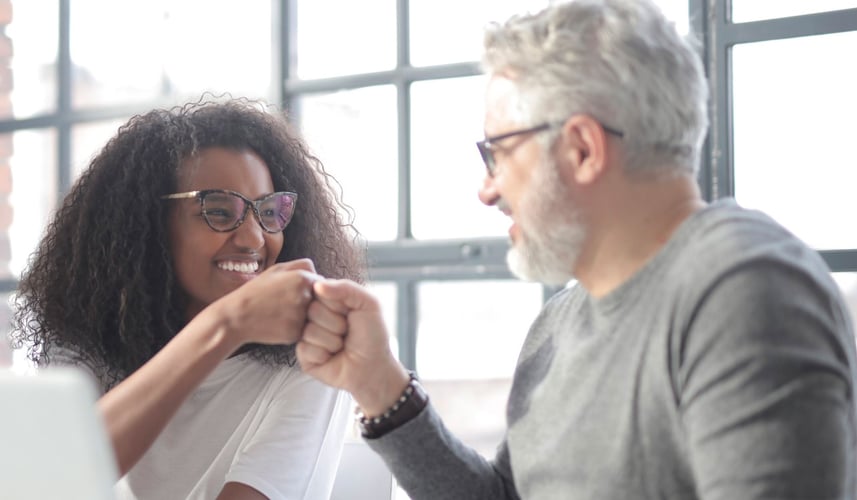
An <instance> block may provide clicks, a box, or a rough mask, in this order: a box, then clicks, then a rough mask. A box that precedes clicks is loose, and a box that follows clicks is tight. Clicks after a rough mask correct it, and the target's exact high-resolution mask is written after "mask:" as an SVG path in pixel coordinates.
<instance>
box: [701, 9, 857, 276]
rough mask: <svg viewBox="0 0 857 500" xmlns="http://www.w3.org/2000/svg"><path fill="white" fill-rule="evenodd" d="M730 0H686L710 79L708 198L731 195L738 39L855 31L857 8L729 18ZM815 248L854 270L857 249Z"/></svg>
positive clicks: (839, 268) (836, 267)
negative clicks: (734, 67) (734, 62)
mask: <svg viewBox="0 0 857 500" xmlns="http://www.w3.org/2000/svg"><path fill="white" fill-rule="evenodd" d="M744 1H750V0H744ZM731 3H732V2H730V1H725V0H707V1H706V0H690V12H691V26H692V27H693V28H694V30H695V31H696V32H697V33H702V37H703V40H704V46H705V56H706V57H705V63H706V70H707V72H708V74H709V83H710V85H711V129H710V131H709V136H708V139H707V141H706V150H705V155H704V161H703V165H702V172H703V176H704V177H706V178H705V179H704V180H703V181H702V182H701V184H702V186H703V192H704V193H706V196H707V197H708V199H709V200H714V199H718V198H722V197H727V196H734V195H735V178H734V172H735V161H734V160H735V158H734V147H733V146H734V135H733V131H734V127H733V125H734V123H733V120H734V117H733V114H732V109H733V100H732V97H733V93H732V47H734V46H735V45H737V44H742V43H754V42H764V41H771V40H783V39H788V38H796V37H805V36H816V35H827V34H832V33H842V32H848V31H857V8H853V9H842V10H835V11H827V12H818V13H813V14H803V15H798V16H791V17H782V18H774V19H765V20H760V21H750V22H743V23H733V22H732V16H731ZM700 28H702V29H700ZM818 252H819V253H820V254H821V256H822V258H824V260H825V262H826V263H827V265H828V267H830V270H831V271H832V272H855V271H857V249H834V250H819V251H818Z"/></svg>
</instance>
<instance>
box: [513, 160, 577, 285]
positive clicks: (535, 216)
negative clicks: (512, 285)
mask: <svg viewBox="0 0 857 500" xmlns="http://www.w3.org/2000/svg"><path fill="white" fill-rule="evenodd" d="M545 158H546V160H545V161H543V162H542V163H541V164H539V165H538V167H537V168H536V171H535V172H534V175H533V178H532V185H531V186H530V188H529V189H528V190H527V191H526V193H525V194H524V196H523V197H522V198H521V203H520V205H519V207H518V210H517V215H518V220H517V225H518V229H519V237H518V241H514V242H512V248H510V249H509V252H508V253H507V254H506V262H507V264H508V265H509V270H511V271H512V274H514V275H515V276H517V277H519V278H521V279H523V280H527V281H537V282H540V283H544V284H545V285H552V286H553V285H565V284H566V283H568V282H569V281H570V280H572V279H573V277H574V276H573V274H572V270H573V269H574V264H575V262H576V261H577V258H578V257H579V256H580V251H581V247H582V246H583V240H584V238H585V237H586V229H585V227H584V226H583V224H582V223H581V221H580V211H579V209H578V208H577V207H576V206H575V204H574V202H573V200H572V199H571V197H570V196H569V194H568V192H567V190H566V189H565V185H564V184H563V183H562V181H561V179H560V177H559V172H557V169H556V162H555V161H554V160H553V158H552V157H550V156H549V155H545Z"/></svg>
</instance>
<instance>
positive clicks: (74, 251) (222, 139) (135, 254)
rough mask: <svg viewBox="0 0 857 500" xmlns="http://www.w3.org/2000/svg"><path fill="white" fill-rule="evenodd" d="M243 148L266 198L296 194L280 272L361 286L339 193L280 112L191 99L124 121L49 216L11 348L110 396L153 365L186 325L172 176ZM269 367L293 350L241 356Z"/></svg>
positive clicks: (266, 349)
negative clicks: (291, 268)
mask: <svg viewBox="0 0 857 500" xmlns="http://www.w3.org/2000/svg"><path fill="white" fill-rule="evenodd" d="M209 147H222V148H227V149H232V150H236V151H243V150H249V151H252V152H254V153H255V154H257V155H258V156H259V157H260V158H262V159H263V160H264V161H265V163H266V164H267V166H268V169H269V170H270V174H271V178H272V180H273V185H274V190H275V191H294V192H297V193H299V194H300V201H299V203H298V204H297V207H296V210H295V214H294V216H293V218H292V221H291V223H290V224H289V225H288V226H287V227H286V229H285V230H284V231H283V232H284V235H285V244H284V245H283V249H282V251H281V252H280V255H279V256H278V257H277V262H283V261H288V260H292V259H297V258H303V257H308V258H310V259H312V261H313V262H314V263H315V267H316V270H317V271H318V272H319V273H320V274H321V275H323V276H326V277H331V278H349V279H353V280H356V281H362V280H363V276H364V272H365V267H366V262H365V252H364V249H363V248H362V246H360V245H358V244H357V241H358V233H357V231H356V229H354V227H353V226H352V225H351V222H350V221H344V220H343V216H342V215H341V212H340V211H339V210H338V208H343V209H345V211H346V212H347V213H349V214H350V213H351V211H350V208H348V207H347V206H346V205H344V204H343V203H342V202H341V201H340V199H339V196H338V192H334V190H333V189H332V188H333V186H334V184H335V185H336V186H338V183H336V181H335V180H334V179H333V178H332V177H331V176H330V175H329V174H328V173H326V172H325V170H324V167H323V166H322V164H321V162H320V161H319V160H318V159H317V158H316V157H314V156H313V155H312V154H310V152H309V150H308V148H307V147H306V145H305V144H304V142H303V141H302V140H301V139H300V137H299V135H298V134H297V133H295V132H294V131H293V130H292V128H291V126H290V125H289V123H288V122H287V120H286V118H285V116H284V115H283V114H282V113H278V112H272V111H271V109H270V107H269V106H267V105H265V104H263V103H261V102H260V101H251V100H246V99H229V100H227V101H225V102H224V101H218V100H216V99H215V100H211V99H210V100H205V99H203V100H200V101H199V102H196V103H191V104H187V105H185V106H181V107H175V108H172V109H157V110H153V111H150V112H148V113H145V114H142V115H138V116H135V117H133V118H131V119H130V120H129V121H128V123H126V124H125V125H123V126H122V127H120V128H119V130H118V132H117V134H116V136H114V137H113V138H112V139H111V140H110V141H108V142H107V144H106V145H105V146H104V148H103V149H102V150H101V151H100V152H99V153H98V154H97V155H96V156H95V157H94V158H93V159H92V161H91V163H90V165H89V168H88V169H87V170H85V171H84V172H83V173H82V175H81V176H80V178H79V179H78V180H77V182H76V183H75V185H74V187H73V188H72V189H71V191H70V192H69V193H68V195H67V196H66V197H65V199H64V200H63V203H62V205H61V207H60V208H59V209H58V210H57V211H56V213H55V214H54V217H53V219H52V221H51V222H50V224H49V225H48V228H47V231H46V234H45V236H44V237H43V239H42V241H41V243H40V245H39V247H38V249H37V250H36V252H35V254H34V255H33V256H32V258H31V261H30V264H29V267H28V269H27V270H26V272H25V273H24V275H23V277H22V279H21V282H20V284H19V288H18V291H17V296H16V300H15V315H14V320H13V326H12V335H11V336H12V341H13V344H15V345H16V346H17V347H22V346H25V345H26V346H27V347H28V356H29V358H30V359H31V360H33V361H34V362H35V363H36V364H37V365H42V364H47V363H50V360H51V353H52V351H53V350H54V348H55V347H57V348H61V349H62V350H64V351H66V352H71V353H74V355H75V356H76V357H77V360H78V361H79V362H81V363H84V364H85V365H87V366H89V367H91V368H92V369H93V370H94V371H95V373H97V374H99V376H100V377H102V381H101V382H102V383H103V384H104V386H105V387H108V388H109V387H112V386H114V385H115V384H117V383H118V382H120V381H121V380H122V379H124V378H125V377H127V376H128V375H130V374H131V373H133V372H134V371H135V370H137V369H138V368H139V367H140V366H142V365H143V364H144V363H146V362H147V361H148V360H149V359H151V358H152V356H154V355H155V354H156V353H157V352H158V351H159V350H160V349H161V348H163V347H164V345H166V343H167V342H169V340H170V339H171V338H172V337H173V336H174V335H175V334H176V333H177V332H178V331H179V330H180V329H181V328H182V327H183V326H184V324H185V323H186V318H185V313H184V311H185V308H184V306H185V303H186V298H185V295H184V293H183V292H182V290H181V289H180V288H179V286H178V284H177V280H176V277H175V270H174V268H173V259H172V255H171V253H170V246H169V241H168V237H169V236H168V235H169V233H168V229H167V227H168V226H167V217H168V214H169V208H168V204H166V203H164V202H163V201H162V200H161V199H160V196H161V195H163V194H165V193H171V192H175V189H176V185H177V170H178V168H179V166H180V165H181V164H182V162H183V161H184V160H186V159H188V158H190V157H192V156H194V155H195V154H196V153H197V152H198V151H200V150H202V149H205V148H209ZM249 350H250V351H251V355H252V356H253V357H254V358H256V359H258V360H260V361H262V362H265V363H269V364H272V365H275V364H282V363H288V364H293V363H294V346H263V345H252V346H249Z"/></svg>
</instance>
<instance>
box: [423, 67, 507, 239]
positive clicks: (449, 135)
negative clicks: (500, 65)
mask: <svg viewBox="0 0 857 500" xmlns="http://www.w3.org/2000/svg"><path fill="white" fill-rule="evenodd" d="M484 88H485V77H483V76H475V77H468V78H451V79H446V80H435V81H427V82H417V83H414V84H413V86H412V87H411V89H412V90H411V95H412V112H411V113H412V122H411V132H412V135H411V200H412V204H413V206H412V209H413V210H412V219H411V222H412V227H413V233H414V236H415V237H417V238H467V237H476V236H502V235H505V234H506V232H507V230H508V227H509V221H508V219H507V218H506V217H505V216H503V214H501V213H500V211H499V210H497V209H496V208H489V207H486V206H484V205H482V204H481V203H480V202H479V200H478V198H477V197H476V192H477V189H479V186H480V185H481V184H482V180H483V178H484V176H485V165H484V164H483V163H482V159H481V158H480V157H479V152H478V151H477V150H476V144H475V143H476V141H477V140H480V139H481V138H482V137H483V128H484V127H483V125H482V124H483V116H482V112H483V108H484V106H483V100H484V97H483V93H484V92H483V91H484Z"/></svg>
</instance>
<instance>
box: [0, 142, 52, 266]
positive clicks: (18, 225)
mask: <svg viewBox="0 0 857 500" xmlns="http://www.w3.org/2000/svg"><path fill="white" fill-rule="evenodd" d="M9 139H10V136H9V135H8V134H5V135H0V142H5V141H8V140H9ZM11 140H12V143H13V147H14V154H13V156H12V158H11V160H10V164H11V167H12V184H13V186H14V188H13V189H12V194H11V195H9V201H10V203H11V205H12V209H13V211H14V212H13V215H12V225H11V226H10V227H9V243H10V246H11V249H12V255H11V259H10V261H9V271H10V273H11V274H12V276H18V275H20V273H21V271H23V269H24V267H25V266H26V265H27V261H28V259H29V257H30V254H31V253H32V252H33V251H34V250H35V249H36V246H37V245H38V243H39V240H40V239H41V237H42V231H43V230H44V228H45V225H46V224H47V222H48V219H49V217H50V215H51V214H52V213H53V210H54V207H55V206H56V196H57V194H56V193H57V189H58V188H57V158H56V134H55V133H54V131H53V130H52V129H51V130H21V131H18V132H15V133H14V134H13V135H12V136H11Z"/></svg>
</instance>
